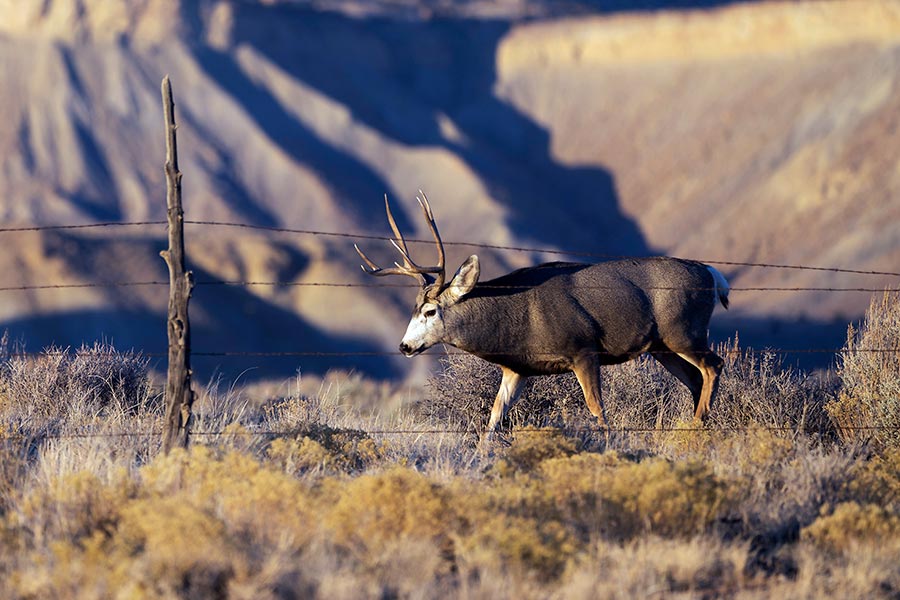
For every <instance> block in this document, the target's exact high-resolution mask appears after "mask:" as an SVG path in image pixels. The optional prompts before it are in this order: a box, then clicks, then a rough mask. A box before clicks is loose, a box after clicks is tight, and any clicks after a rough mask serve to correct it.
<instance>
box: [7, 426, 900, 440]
mask: <svg viewBox="0 0 900 600" xmlns="http://www.w3.org/2000/svg"><path fill="white" fill-rule="evenodd" d="M835 429H837V430H840V431H848V432H849V431H855V432H866V431H870V432H876V431H900V426H897V425H841V426H835ZM340 431H346V432H358V433H362V434H365V435H370V436H374V435H450V434H455V435H466V434H472V433H484V432H481V431H476V430H475V429H474V428H471V427H470V428H465V427H453V428H449V427H447V428H444V427H430V428H424V429H415V428H397V429H389V428H380V429H357V428H348V429H340ZM560 431H563V432H567V433H575V434H578V433H596V434H601V435H606V434H607V433H610V434H669V433H701V432H703V433H753V432H783V433H809V432H807V431H806V430H804V428H803V427H802V426H789V425H712V426H701V425H692V426H688V427H685V426H673V427H641V426H626V427H608V428H606V429H603V428H601V427H599V426H562V427H522V428H516V429H512V430H505V431H500V432H498V433H499V434H500V435H503V436H516V435H518V434H536V435H556V434H558V433H559V432H560ZM313 433H314V431H313V430H311V429H310V428H309V426H306V427H295V428H290V429H247V428H242V429H218V430H212V431H190V432H189V433H188V435H189V436H190V437H256V436H270V437H295V436H308V435H311V434H313ZM813 433H814V432H813ZM162 434H163V432H162V430H148V431H89V432H65V433H62V432H33V433H3V434H0V440H4V441H14V440H15V441H22V440H46V439H94V438H125V437H156V436H161V435H162Z"/></svg>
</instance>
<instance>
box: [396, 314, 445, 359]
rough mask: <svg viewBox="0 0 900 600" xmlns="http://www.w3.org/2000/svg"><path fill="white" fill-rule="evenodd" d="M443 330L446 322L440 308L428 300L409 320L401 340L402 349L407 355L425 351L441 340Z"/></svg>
mask: <svg viewBox="0 0 900 600" xmlns="http://www.w3.org/2000/svg"><path fill="white" fill-rule="evenodd" d="M443 331H444V322H443V319H442V318H441V310H440V308H439V307H438V306H437V305H436V304H433V303H430V302H426V303H425V304H423V305H422V307H421V308H420V309H419V310H418V311H416V313H415V314H413V317H412V319H411V320H410V321H409V326H407V328H406V334H405V335H404V336H403V339H402V340H401V341H400V351H401V352H403V354H405V355H407V356H413V355H415V354H418V353H420V352H423V351H425V350H427V349H428V348H431V347H432V346H434V345H435V344H437V343H438V342H440V341H441V336H442V335H443Z"/></svg>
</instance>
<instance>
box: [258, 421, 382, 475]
mask: <svg viewBox="0 0 900 600" xmlns="http://www.w3.org/2000/svg"><path fill="white" fill-rule="evenodd" d="M305 429H306V430H305V431H304V432H303V433H300V434H297V435H296V436H294V437H285V438H278V439H276V440H274V441H273V442H272V444H271V445H270V446H269V449H268V453H267V455H268V457H269V459H271V460H273V461H275V462H276V464H278V466H279V467H281V468H282V469H283V470H284V471H285V472H287V473H290V474H292V475H299V474H302V473H309V472H312V473H338V472H340V473H353V472H358V471H362V470H364V469H365V468H366V467H368V466H370V465H372V464H373V463H375V462H376V461H377V460H379V459H380V458H382V456H383V454H384V447H383V446H379V445H378V444H376V443H375V441H374V440H373V439H372V438H370V437H369V435H368V434H366V433H365V432H363V431H359V430H352V429H338V428H333V427H328V426H325V425H318V424H308V425H307V426H306V428H305Z"/></svg>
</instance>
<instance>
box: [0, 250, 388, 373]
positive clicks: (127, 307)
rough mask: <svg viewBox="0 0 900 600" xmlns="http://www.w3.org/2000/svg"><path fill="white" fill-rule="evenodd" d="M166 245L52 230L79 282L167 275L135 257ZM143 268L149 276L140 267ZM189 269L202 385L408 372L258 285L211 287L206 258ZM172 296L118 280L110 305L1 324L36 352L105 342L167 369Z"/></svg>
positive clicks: (302, 263)
mask: <svg viewBox="0 0 900 600" xmlns="http://www.w3.org/2000/svg"><path fill="white" fill-rule="evenodd" d="M163 247H164V242H162V241H161V240H153V239H130V240H123V239H117V240H108V239H104V238H94V237H81V236H77V235H69V234H63V233H48V234H46V235H45V236H44V248H43V251H44V253H45V255H46V256H47V257H49V258H52V259H54V260H60V261H65V263H66V268H65V270H66V272H67V273H71V274H72V275H73V276H74V277H75V278H76V280H81V281H97V280H98V277H97V273H100V272H102V273H104V276H103V277H102V279H106V280H109V281H129V280H131V281H136V280H142V281H166V280H167V278H168V276H167V272H166V267H165V264H164V262H163V261H162V259H158V258H157V259H156V260H154V261H153V262H152V266H150V267H149V268H148V266H147V265H145V264H143V263H141V264H139V265H137V266H136V267H135V266H134V265H133V263H134V262H135V260H134V259H135V257H137V256H141V257H148V256H150V257H157V256H158V253H159V251H160V250H162V249H163ZM285 251H287V249H285ZM294 253H295V256H293V257H292V259H291V260H290V261H289V264H288V265H286V266H285V269H286V270H283V271H282V272H281V273H280V274H279V275H278V276H279V277H280V278H283V279H284V280H292V279H293V278H295V277H296V276H297V275H298V273H299V272H301V271H302V270H304V269H305V268H306V266H307V264H308V259H307V258H306V257H305V256H304V255H302V254H301V253H299V251H297V250H294ZM104 265H106V266H104ZM110 265H112V267H110ZM119 268H121V269H122V270H118V269H119ZM135 268H136V270H137V271H140V272H141V275H135V274H133V273H130V271H131V270H132V269H135ZM188 268H189V269H190V270H192V271H193V273H194V280H195V281H196V282H197V285H196V286H195V288H194V290H193V294H192V298H191V301H190V305H189V307H190V316H191V335H192V351H193V352H194V353H195V354H194V358H193V365H192V366H193V368H194V371H195V373H196V375H197V382H198V384H199V385H203V384H204V383H205V382H206V381H208V380H209V378H210V377H212V376H213V375H221V377H222V380H223V381H224V382H226V383H229V384H230V383H231V382H233V381H235V380H237V379H238V378H240V379H241V380H243V381H246V380H257V379H263V378H289V377H291V376H293V375H295V374H296V373H297V372H298V371H300V372H303V373H314V374H324V373H325V372H327V371H328V370H330V369H341V370H347V371H351V370H355V371H359V372H362V373H363V374H365V375H368V376H370V377H372V378H374V379H386V378H391V377H395V376H399V373H398V372H397V369H396V368H395V366H394V364H393V362H392V360H391V357H390V356H385V355H384V354H379V348H378V347H376V346H375V345H374V344H373V343H371V342H368V341H366V340H365V339H363V338H347V337H341V336H336V335H333V334H331V333H328V332H323V331H321V330H320V329H319V328H318V327H316V326H315V325H313V324H311V323H309V322H308V321H306V320H305V319H303V318H302V317H300V316H298V315H297V314H296V313H294V312H293V311H290V310H286V309H283V308H281V307H279V306H277V305H276V304H274V303H273V302H271V301H269V300H267V299H265V298H261V297H260V296H257V295H255V294H253V293H252V291H251V289H252V288H250V287H247V286H229V285H206V284H205V282H214V281H216V280H218V279H219V278H218V277H217V276H216V275H214V274H212V273H209V272H208V271H205V270H204V269H202V268H199V267H198V266H197V265H193V264H188ZM63 293H64V291H63ZM101 293H102V292H101ZM167 295H168V289H167V287H166V286H158V287H153V288H152V291H150V292H148V291H147V286H139V287H115V288H111V289H110V290H109V291H108V293H104V297H105V298H106V299H107V302H108V304H107V305H106V306H104V307H100V308H96V309H94V308H91V309H76V310H68V311H61V312H57V313H54V314H44V315H34V316H29V317H25V318H20V319H14V320H10V321H6V322H2V323H0V330H3V329H5V330H7V331H8V332H9V336H10V339H11V340H12V341H13V342H14V343H15V342H22V343H24V344H27V350H28V351H30V352H37V351H40V350H42V349H43V348H45V347H47V346H51V345H54V346H57V347H63V348H73V349H74V348H77V347H80V346H81V345H82V344H90V343H91V342H92V341H93V340H105V341H109V342H110V343H112V344H113V345H114V346H115V347H116V348H117V349H118V350H122V351H124V350H129V349H138V350H140V351H141V352H143V353H146V354H150V355H154V356H156V355H158V356H159V359H158V362H159V363H160V364H161V365H163V368H164V365H165V358H164V357H165V353H166V350H167V339H166V315H165V313H164V311H165V310H166V298H167ZM153 307H158V310H157V309H156V308H153ZM397 360H398V361H399V359H397Z"/></svg>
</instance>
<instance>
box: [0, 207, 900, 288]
mask: <svg viewBox="0 0 900 600" xmlns="http://www.w3.org/2000/svg"><path fill="white" fill-rule="evenodd" d="M184 223H185V225H198V226H207V227H227V228H235V229H247V230H256V231H267V232H272V233H289V234H298V235H311V236H321V237H338V238H343V239H354V240H378V241H390V240H391V239H392V238H391V237H390V236H384V235H372V234H363V233H345V232H336V231H322V230H316V229H299V228H290V227H275V226H268V225H254V224H250V223H235V222H228V221H211V220H197V219H185V220H184ZM166 224H167V222H166V221H122V222H101V223H85V224H79V225H34V226H20V227H3V228H0V233H12V232H25V231H54V230H77V229H92V228H106V227H137V226H151V225H166ZM406 241H407V242H408V243H412V244H434V241H433V240H422V239H407V240H406ZM443 244H444V245H445V246H459V247H467V248H481V249H485V250H504V251H509V252H528V253H533V254H555V255H562V256H579V257H583V258H598V259H635V258H644V257H639V256H634V255H624V254H609V253H600V252H586V251H580V250H566V249H556V248H535V247H527V246H511V245H502V244H488V243H479V242H455V241H444V242H443ZM700 262H704V263H707V264H711V265H726V266H739V267H759V268H769V269H792V270H806V271H824V272H830V273H847V274H854V275H880V276H889V277H900V272H897V271H879V270H862V269H847V268H842V267H820V266H811V265H793V264H778V263H765V262H745V261H730V260H700Z"/></svg>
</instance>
